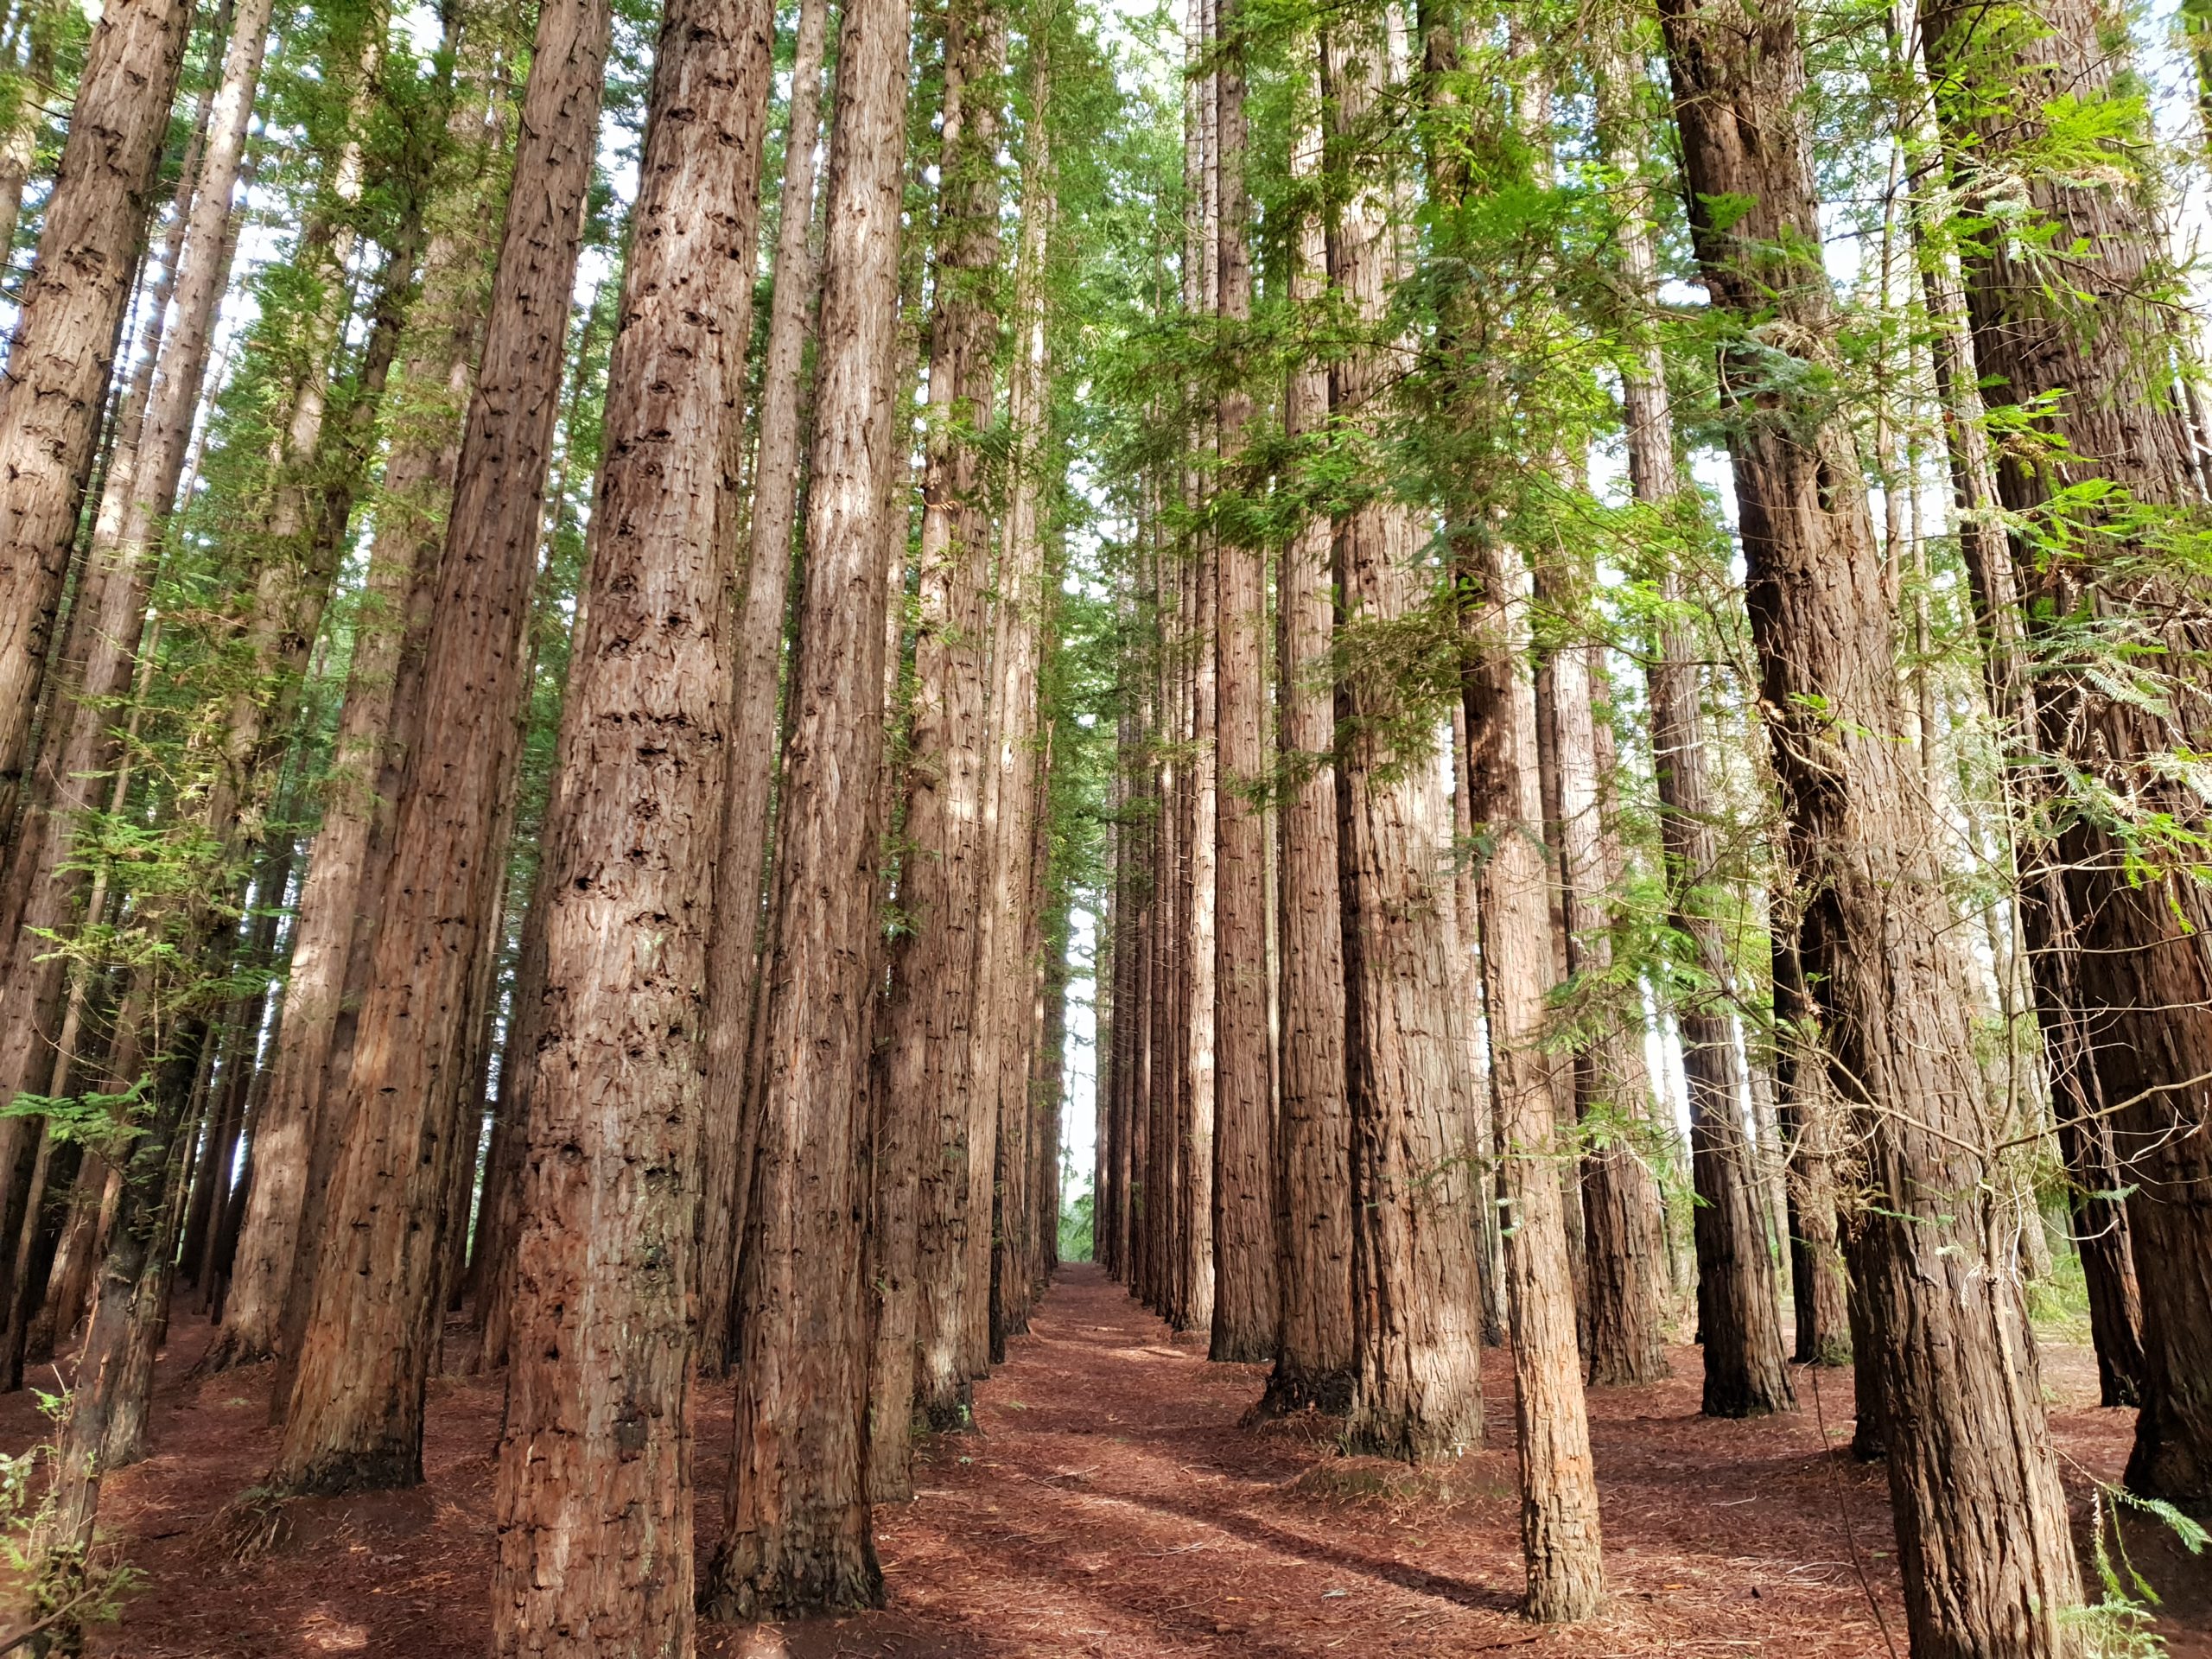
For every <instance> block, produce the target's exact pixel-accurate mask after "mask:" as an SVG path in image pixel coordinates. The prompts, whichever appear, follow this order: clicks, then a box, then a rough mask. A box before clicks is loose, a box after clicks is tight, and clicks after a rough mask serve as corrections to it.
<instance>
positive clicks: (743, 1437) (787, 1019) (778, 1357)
mask: <svg viewBox="0 0 2212 1659" xmlns="http://www.w3.org/2000/svg"><path fill="white" fill-rule="evenodd" d="M906 24H907V10H906V4H905V3H904V0H852V3H849V4H848V5H847V6H846V8H845V12H844V21H843V25H842V31H841V33H840V35H839V38H838V48H837V96H836V121H835V125H834V130H833V132H832V136H831V138H830V155H829V200H828V218H827V221H826V223H827V226H828V230H827V234H826V237H825V239H824V245H823V290H822V338H823V341H824V342H825V349H824V350H823V353H822V354H821V361H820V378H819V381H818V383H817V385H818V390H817V394H816V403H815V423H814V440H813V448H812V455H811V462H810V467H809V483H808V490H809V495H808V505H807V521H806V556H805V578H804V590H803V593H802V595H801V599H800V610H799V621H798V652H797V655H796V658H795V659H794V661H793V664H792V668H791V702H792V718H791V724H790V728H789V731H790V735H789V737H788V739H787V741H786V742H785V747H784V759H783V774H782V787H781V789H780V791H779V798H780V809H779V818H778V826H777V836H776V842H777V845H776V864H775V875H774V880H773V882H772V898H771V922H770V927H771V931H770V939H769V944H768V956H767V960H766V963H765V964H764V966H763V973H764V975H765V977H766V984H767V989H766V1003H765V1006H764V1008H763V1011H762V1014H761V1023H760V1038H759V1041H760V1059H759V1063H758V1064H757V1065H755V1066H754V1067H753V1071H755V1073H756V1075H757V1076H758V1077H760V1090H761V1093H760V1116H759V1121H760V1139H759V1143H758V1146H757V1148H756V1150H755V1153H754V1158H753V1189H752V1198H751V1200H750V1202H749V1203H748V1205H747V1211H746V1238H745V1244H744V1249H743V1253H742V1255H741V1262H742V1268H741V1295H742V1306H743V1313H742V1318H741V1327H740V1331H741V1336H740V1352H739V1362H738V1376H739V1383H738V1393H737V1406H736V1450H735V1453H734V1458H733V1461H732V1468H731V1480H730V1495H729V1508H728V1526H727V1529H726V1531H725V1533H724V1535H723V1540H722V1543H721V1548H720V1549H719V1551H718V1552H717V1553H716V1555H715V1563H714V1567H713V1569H712V1573H711V1576H710V1578H709V1584H708V1586H707V1589H706V1605H707V1607H708V1608H709V1609H710V1610H711V1611H712V1612H713V1613H714V1614H715V1616H717V1617H721V1618H758V1617H762V1616H775V1615H780V1614H783V1613H785V1612H791V1611H801V1610H804V1609H810V1608H817V1607H825V1606H846V1605H855V1604H868V1603H872V1602H874V1600H876V1599H878V1598H879V1597H880V1595H881V1593H882V1574H881V1572H880V1569H879V1567H877V1564H876V1560H875V1550H874V1541H873V1539H872V1536H871V1534H870V1530H869V1522H868V1495H867V1490H866V1451H867V1446H866V1440H867V1398H868V1343H867V1325H868V1310H867V1307H866V1305H865V1287H864V1285H863V1284H862V1282H861V1257H862V1240H861V1224H860V1218H861V1215H862V1214H863V1212H864V1211H865V1209H866V1192H865V1187H864V1185H863V1165H862V1161H861V1154H862V1152H863V1150H864V1145H865V1140H866V1136H867V1129H868V1122H867V1116H866V1114H867V1111H868V1088H867V1086H866V1084H867V1077H868V1051H869V1039H870V1025H871V1017H872V1014H873V1010H874V1004H875V1001H876V997H875V995H874V988H873V985H872V983H871V978H872V975H873V973H874V967H875V964H876V963H877V960H878V956H877V951H876V948H875V944H874V933H875V929H876V914H875V906H876V902H877V894H878V888H877V881H878V874H879V871H878V861H879V858H880V847H879V844H878V843H879V838H880V832H881V829H882V827H883V826H882V825H881V823H880V822H879V821H878V819H879V817H880V808H881V798H882V791H881V789H880V787H879V779H880V772H881V766H882V764H883V756H882V738H883V732H882V720H883V690H882V688H883V667H884V663H883V646H884V619H885V608H886V604H887V594H886V592H885V569H886V565H887V556H886V542H887V537H888V536H889V535H890V534H891V533H892V531H893V525H892V524H890V523H887V514H886V511H885V509H886V507H887V503H888V499H889V496H888V491H887V474H889V472H890V471H891V469H893V467H895V466H896V465H897V457H896V454H895V453H894V445H893V417H892V403H893V396H894V391H895V387H896V385H897V375H896V373H895V365H896V362H897V350H898V329H897V325H898V293H899V237H898V225H899V206H900V200H899V199H900V194H901V188H902V184H903V181H904V177H905V166H904V163H905V150H906V138H905V135H906V63H907V38H906V36H907V30H906Z"/></svg>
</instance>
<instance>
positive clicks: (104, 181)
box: [0, 0, 193, 833]
mask: <svg viewBox="0 0 2212 1659" xmlns="http://www.w3.org/2000/svg"><path fill="white" fill-rule="evenodd" d="M192 13H193V8H192V5H191V0H116V3H114V4H111V5H108V6H105V7H103V8H102V9H101V11H100V18H99V22H98V23H97V24H95V25H94V26H93V29H92V41H91V44H90V45H89V46H88V47H87V48H86V54H85V67H84V72H83V73H82V75H81V76H80V77H79V80H78V83H77V99H76V103H75V105H73V108H72V109H71V111H70V117H69V138H68V142H67V143H66V144H64V145H63V147H62V150H61V160H60V165H59V167H58V168H57V169H56V171H55V174H54V189H53V192H52V194H50V195H49V196H48V199H47V203H46V209H45V214H44V225H43V227H42V228H41V231H40V232H39V245H38V256H37V258H36V260H35V262H34V263H33V264H32V266H31V271H30V275H29V277H28V278H27V279H26V280H25V282H24V283H23V289H22V299H21V301H20V302H19V303H18V308H17V310H16V327H15V332H14V334H12V335H11V336H10V340H9V342H8V372H7V374H6V375H5V376H4V377H0V833H7V832H8V831H9V830H10V828H11V826H12V823H13V820H14V818H15V815H16V789H17V786H18V785H19V784H20V782H21V780H22V773H23V767H24V765H25V763H26V761H27V760H28V759H29V745H30V734H31V721H32V715H33V712H34V709H35V706H36V704H37V702H38V696H39V684H40V679H41V676H42V674H43V673H44V671H45V668H46V658H47V648H48V635H49V633H50V632H52V629H53V626H54V611H55V609H56V607H59V606H60V602H61V590H62V584H63V581H64V579H65V577H66V576H67V570H68V561H69V551H70V548H71V546H72V545H73V543H74V542H75V540H76V535H77V514H78V510H79V507H80V506H81V505H82V504H83V501H84V495H85V486H86V480H87V479H88V478H89V477H90V476H91V472H92V452H93V448H94V447H95V444H96V442H97V440H98V438H99V424H100V416H101V410H102V407H103V405H104V404H105V401H106V397H107V388H108V378H109V375H110V372H111V370H112V369H113V367H114V364H115V353H116V341H117V337H118V334H120V332H121V330H122V327H123V316H124V309H125V308H126V307H127V306H128V305H129V303H130V289H131V284H132V283H133V282H134V281H135V280H136V279H137V271H138V258H139V255H140V253H141V251H143V248H144V246H145V241H146V232H147V224H148V220H149V218H150V216H151V214H152V213H153V208H154V201H155V197H154V190H155V187H156V181H157V177H158V175H159V172H160V168H161V159H162V140H163V139H164V138H165V137H168V128H169V100H170V99H171V98H172V97H173V96H174V94H175V90H176V80H177V71H178V69H179V67H181V64H182V62H183V60H184V45H185V37H186V35H187V34H188V31H189V30H190V29H191V26H192Z"/></svg>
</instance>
